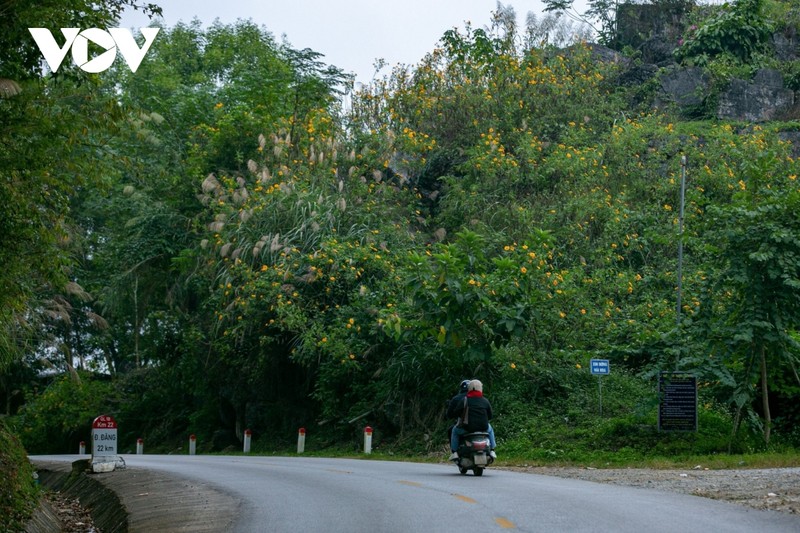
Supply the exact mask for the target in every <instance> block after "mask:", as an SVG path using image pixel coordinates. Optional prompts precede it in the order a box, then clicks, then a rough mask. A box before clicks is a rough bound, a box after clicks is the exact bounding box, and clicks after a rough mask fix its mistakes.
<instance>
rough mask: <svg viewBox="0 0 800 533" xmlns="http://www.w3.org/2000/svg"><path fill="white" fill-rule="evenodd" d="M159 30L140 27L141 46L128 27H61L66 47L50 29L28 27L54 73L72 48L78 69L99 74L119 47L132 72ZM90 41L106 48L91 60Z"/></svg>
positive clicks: (109, 64)
mask: <svg viewBox="0 0 800 533" xmlns="http://www.w3.org/2000/svg"><path fill="white" fill-rule="evenodd" d="M160 29H161V28H140V30H139V31H140V32H141V33H142V35H143V36H144V44H143V45H142V47H141V48H139V45H138V44H137V43H136V40H135V39H134V38H133V34H132V33H131V31H130V30H127V29H125V28H109V29H108V31H105V30H101V29H100V28H89V29H86V30H83V31H81V29H80V28H61V33H62V34H63V35H64V41H65V42H64V46H59V45H58V43H57V42H56V40H55V38H54V37H53V34H52V33H50V30H48V29H47V28H28V31H29V32H31V35H32V36H33V40H34V41H36V46H38V47H39V50H40V51H41V52H42V55H43V56H44V59H45V61H47V64H48V65H49V66H50V70H52V71H53V72H58V69H59V67H60V66H61V63H62V62H63V61H64V58H65V57H66V56H67V52H69V51H70V49H72V60H73V61H74V62H75V65H77V66H78V68H80V69H81V70H83V71H84V72H91V73H98V72H103V71H104V70H108V69H109V68H111V65H113V64H114V60H115V59H116V58H117V50H119V53H120V54H121V55H122V58H123V59H124V60H125V62H126V63H127V64H128V67H129V68H130V69H131V72H136V69H138V68H139V65H141V63H142V60H143V59H144V56H145V54H147V51H148V50H150V45H152V44H153V41H154V40H155V38H156V35H157V34H158V31H159V30H160ZM89 41H92V42H93V43H94V44H96V45H98V46H100V47H101V48H103V49H104V50H105V52H103V53H101V54H100V55H98V56H96V57H93V58H91V59H90V58H89Z"/></svg>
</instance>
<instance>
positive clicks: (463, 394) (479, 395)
mask: <svg viewBox="0 0 800 533" xmlns="http://www.w3.org/2000/svg"><path fill="white" fill-rule="evenodd" d="M467 407H468V408H469V411H468V413H469V414H468V417H467V418H468V420H467V421H466V423H465V422H464V420H463V418H464V417H463V415H464V410H465V408H467ZM447 416H448V417H454V418H455V417H458V420H457V422H456V425H455V427H453V428H452V430H451V434H450V451H451V452H452V453H451V454H450V460H451V461H453V460H456V459H458V445H459V441H460V439H461V436H462V435H464V434H466V433H473V432H476V431H482V432H486V433H488V434H489V446H490V447H491V450H490V452H489V455H490V456H491V457H492V458H493V459H496V458H497V454H496V453H495V451H494V449H495V446H496V442H495V438H494V428H492V425H491V424H490V423H489V420H491V419H492V406H491V404H490V403H489V400H487V399H486V398H484V397H483V383H481V382H480V381H479V380H477V379H473V380H471V381H470V380H464V381H462V382H461V385H460V387H459V393H458V394H457V395H455V396H454V397H453V398H452V399H451V400H450V402H449V404H448V406H447Z"/></svg>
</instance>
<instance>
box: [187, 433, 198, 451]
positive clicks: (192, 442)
mask: <svg viewBox="0 0 800 533" xmlns="http://www.w3.org/2000/svg"><path fill="white" fill-rule="evenodd" d="M196 453H197V437H195V436H194V434H191V435H189V455H194V454H196Z"/></svg>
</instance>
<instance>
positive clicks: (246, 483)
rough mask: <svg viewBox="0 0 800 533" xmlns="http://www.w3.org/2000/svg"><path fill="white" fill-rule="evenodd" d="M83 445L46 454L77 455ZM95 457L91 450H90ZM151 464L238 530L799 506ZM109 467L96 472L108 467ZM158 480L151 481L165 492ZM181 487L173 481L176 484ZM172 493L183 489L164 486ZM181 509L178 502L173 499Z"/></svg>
mask: <svg viewBox="0 0 800 533" xmlns="http://www.w3.org/2000/svg"><path fill="white" fill-rule="evenodd" d="M76 457H77V456H37V457H32V459H33V460H34V461H39V460H42V461H53V460H60V461H72V460H75V459H76ZM84 457H86V456H84ZM123 458H124V459H125V461H126V463H127V468H126V470H124V471H121V472H120V471H118V472H115V473H114V475H116V476H123V475H135V474H136V473H137V472H142V471H144V470H151V471H158V472H161V473H168V474H169V476H170V477H177V478H179V479H181V478H183V479H187V480H191V481H193V482H198V483H203V484H208V485H210V486H214V487H216V488H218V489H219V490H221V491H222V492H224V493H226V494H227V495H229V496H231V497H232V499H231V500H230V501H232V502H237V503H236V505H237V508H236V509H235V513H236V515H235V519H234V524H235V525H234V528H233V531H236V532H242V533H244V532H246V533H251V532H261V531H275V532H282V531H327V532H361V531H364V532H403V533H407V532H409V531H431V532H437V533H438V532H458V533H464V532H465V531H474V532H479V531H480V532H486V531H501V530H504V529H508V530H517V531H531V532H540V531H541V532H545V531H547V532H554V531H569V532H604V531H609V532H611V531H613V532H621V533H625V532H637V533H638V532H642V531H647V532H648V533H657V532H662V531H663V532H692V531H697V532H704V533H706V532H716V531H720V532H723V531H724V532H726V533H727V532H730V533H734V532H754V531H758V532H771V531H775V532H790V531H800V517H797V516H795V515H790V514H786V513H777V512H770V511H757V510H753V509H748V508H744V507H741V506H737V505H734V504H730V503H725V502H720V501H715V500H709V499H706V498H700V497H696V496H689V495H685V494H676V493H667V492H659V491H653V490H647V489H641V488H634V487H623V486H613V485H606V484H598V483H592V482H587V481H580V480H572V479H562V478H555V477H548V476H541V475H535V474H523V473H516V472H508V471H502V470H494V469H491V468H488V469H487V470H486V471H485V473H484V475H483V476H482V477H475V476H473V475H471V474H468V475H460V474H459V473H458V470H457V469H456V467H454V466H452V465H442V464H428V463H405V462H388V461H372V460H358V459H326V458H312V457H262V456H203V455H195V456H175V455H125V456H123ZM103 475H105V474H98V476H103ZM158 491H159V487H157V486H154V487H149V488H148V493H151V495H152V493H155V494H157V493H158ZM170 492H172V491H170ZM161 498H163V499H162V500H161V501H162V502H163V503H164V504H167V505H168V503H169V498H175V499H176V504H177V502H178V500H179V499H180V494H163V495H162V496H161ZM175 509H176V512H182V511H178V509H179V506H177V505H176V507H175Z"/></svg>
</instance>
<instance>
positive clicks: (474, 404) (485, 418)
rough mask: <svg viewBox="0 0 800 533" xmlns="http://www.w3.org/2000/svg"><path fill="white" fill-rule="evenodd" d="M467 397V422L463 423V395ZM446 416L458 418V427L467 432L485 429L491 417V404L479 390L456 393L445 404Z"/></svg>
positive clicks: (487, 427)
mask: <svg viewBox="0 0 800 533" xmlns="http://www.w3.org/2000/svg"><path fill="white" fill-rule="evenodd" d="M465 396H466V398H467V406H469V410H468V411H467V423H466V424H464V423H463V420H464V397H465ZM447 417H448V418H456V417H457V418H458V419H459V424H458V427H461V428H464V430H466V431H467V433H471V432H473V431H487V430H488V429H489V420H491V419H492V404H490V403H489V400H487V399H486V398H484V397H483V393H482V392H480V391H470V392H468V393H466V394H458V395H456V396H454V397H453V399H452V400H450V403H449V404H448V406H447Z"/></svg>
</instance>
